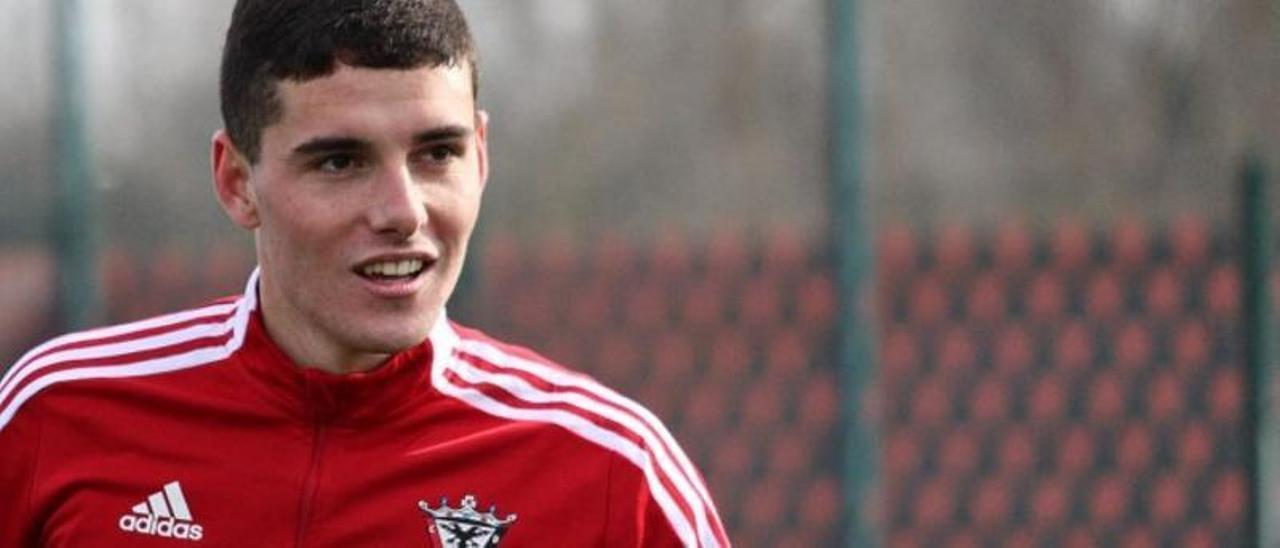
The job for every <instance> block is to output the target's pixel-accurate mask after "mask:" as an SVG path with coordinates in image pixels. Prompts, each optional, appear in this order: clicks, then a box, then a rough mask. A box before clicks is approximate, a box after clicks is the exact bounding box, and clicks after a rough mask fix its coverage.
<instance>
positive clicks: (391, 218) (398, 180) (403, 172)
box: [368, 169, 427, 239]
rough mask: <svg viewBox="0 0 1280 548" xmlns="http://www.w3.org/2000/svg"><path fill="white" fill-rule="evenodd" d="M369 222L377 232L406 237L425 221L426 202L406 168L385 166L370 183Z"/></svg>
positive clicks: (416, 230)
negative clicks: (387, 171) (385, 170)
mask: <svg viewBox="0 0 1280 548" xmlns="http://www.w3.org/2000/svg"><path fill="white" fill-rule="evenodd" d="M370 193H371V194H372V197H371V199H370V202H369V203H370V205H369V212H368V219H369V226H370V228H372V229H373V231H374V232H376V233H378V234H385V235H388V236H392V237H395V238H397V239H407V238H409V237H410V236H413V235H414V234H415V233H417V232H418V230H419V229H420V228H422V225H423V224H424V223H426V222H427V203H426V200H425V199H424V197H423V195H422V189H421V188H419V186H418V184H417V182H416V181H414V179H413V176H412V175H411V174H410V173H409V171H408V169H398V170H389V173H387V174H385V175H384V176H382V177H379V178H377V180H376V181H375V182H374V184H373V185H370Z"/></svg>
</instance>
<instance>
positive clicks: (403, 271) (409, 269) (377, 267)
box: [361, 259, 422, 277]
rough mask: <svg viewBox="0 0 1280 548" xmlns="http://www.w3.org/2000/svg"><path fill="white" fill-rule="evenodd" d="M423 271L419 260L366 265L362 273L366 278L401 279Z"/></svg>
mask: <svg viewBox="0 0 1280 548" xmlns="http://www.w3.org/2000/svg"><path fill="white" fill-rule="evenodd" d="M420 270H422V261H421V260H419V259H408V260H404V261H384V262H380V263H373V264H369V265H365V267H364V268H363V269H362V270H361V272H362V273H363V274H364V275H365V276H371V277H372V276H382V277H392V276H396V277H400V276H408V275H410V274H417V273H418V271H420Z"/></svg>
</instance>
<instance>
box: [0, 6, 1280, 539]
mask: <svg viewBox="0 0 1280 548" xmlns="http://www.w3.org/2000/svg"><path fill="white" fill-rule="evenodd" d="M461 3H462V5H463V7H464V9H465V10H466V11H468V13H469V15H470V17H471V18H472V26H473V28H474V31H475V32H476V34H477V36H478V39H479V41H480V49H481V58H482V61H481V67H482V69H481V71H482V77H481V79H482V84H481V89H482V92H481V96H482V102H483V103H484V105H485V107H486V108H487V109H488V110H490V111H491V113H492V115H493V132H492V139H493V142H492V147H493V163H494V174H493V179H492V181H491V183H490V186H489V189H488V194H487V198H486V200H487V202H486V206H485V211H484V212H483V217H482V221H481V224H482V226H481V229H480V231H479V233H478V235H477V241H476V242H475V245H474V250H473V256H472V258H471V261H472V262H471V265H470V271H469V272H468V274H467V277H466V279H465V283H464V285H463V287H462V292H461V294H460V295H458V297H457V298H456V299H455V301H454V302H453V303H452V304H451V313H452V314H453V315H454V316H455V317H456V318H459V319H461V320H463V321H464V322H469V323H471V324H475V325H478V326H480V327H482V328H484V329H486V330H488V331H490V332H491V333H494V334H496V335H498V336H500V337H504V338H507V339H509V340H513V341H517V342H522V343H525V344H528V345H530V346H532V347H534V348H536V349H539V350H540V351H543V352H544V353H546V354H548V355H549V356H551V357H553V358H556V359H558V360H561V361H563V362H564V363H566V364H569V365H571V366H574V367H577V368H580V369H582V370H584V371H587V372H589V373H591V374H593V375H595V376H597V377H599V378H601V379H603V380H604V381H606V382H607V383H609V384H611V385H613V386H615V387H617V388H619V389H620V390H622V391H623V392H625V393H628V394H631V395H633V396H635V397H636V398H638V399H639V400H640V401H642V402H644V403H646V404H647V405H649V406H650V407H652V408H653V409H654V410H655V411H656V412H657V413H658V414H659V415H660V416H662V417H663V418H664V419H665V420H666V421H667V422H668V424H670V425H671V426H672V427H673V429H674V430H675V432H676V436H677V438H679V439H680V440H681V441H682V442H683V443H684V444H685V446H686V448H687V449H688V450H689V452H690V453H691V456H692V457H693V459H694V460H695V461H696V462H697V463H698V464H699V466H700V467H701V469H702V470H703V472H704V473H705V475H706V476H707V479H708V482H709V484H710V487H711V490H712V491H713V493H714V495H715V496H716V499H717V500H718V502H719V505H720V509H721V513H722V516H723V517H724V519H725V520H726V522H727V524H728V526H729V528H730V530H731V535H732V537H733V538H734V539H735V541H736V542H737V544H738V545H739V546H803V547H809V546H834V545H855V544H856V545H859V546H861V545H874V544H881V545H885V546H895V547H897V546H902V547H911V546H956V547H961V546H997V545H1001V546H1081V547H1084V546H1126V547H1145V546H1235V545H1254V544H1258V545H1266V546H1276V545H1280V536H1277V523H1278V522H1277V516H1276V512H1277V508H1278V507H1280V504H1277V502H1276V501H1277V500H1280V498H1278V497H1280V490H1278V489H1277V484H1276V483H1275V481H1274V478H1275V477H1276V476H1275V474H1274V467H1275V463H1276V462H1278V461H1277V459H1280V452H1277V451H1276V450H1275V449H1274V446H1273V444H1274V442H1275V436H1276V434H1275V432H1276V430H1275V427H1276V423H1275V422H1274V413H1275V411H1274V409H1273V407H1272V406H1271V405H1268V403H1267V401H1268V399H1271V400H1275V399H1276V394H1275V392H1276V391H1275V387H1274V384H1272V383H1270V382H1269V379H1270V378H1271V377H1272V375H1271V373H1270V371H1271V370H1272V369H1273V368H1274V367H1275V357H1274V353H1273V349H1274V348H1275V346H1276V345H1275V330H1274V324H1273V323H1271V321H1270V316H1271V311H1272V310H1273V309H1274V308H1275V303H1276V302H1277V301H1276V300H1275V299H1273V298H1272V297H1275V296H1280V291H1277V290H1276V289H1280V277H1278V276H1277V274H1276V269H1275V268H1274V265H1273V263H1272V262H1271V260H1270V258H1269V257H1270V256H1271V255H1272V254H1273V253H1272V252H1273V249H1272V246H1273V243H1274V242H1275V241H1277V238H1275V234H1274V233H1273V230H1274V229H1275V227H1276V226H1277V225H1276V224H1275V223H1273V222H1270V221H1269V217H1270V216H1271V215H1273V214H1274V213H1275V211H1276V207H1275V200H1274V199H1272V198H1271V197H1269V196H1268V193H1267V192H1265V189H1266V184H1265V183H1267V182H1268V180H1271V181H1272V182H1273V181H1274V179H1275V176H1274V175H1273V173H1274V171H1273V170H1274V168H1275V166H1277V165H1280V164H1278V163H1277V160H1280V157H1278V154H1280V91H1278V90H1277V83H1278V82H1280V79H1277V76H1278V73H1277V70H1278V69H1280V49H1278V47H1280V46H1278V44H1280V41H1278V40H1280V4H1277V3H1276V2H1275V1H1274V0H1220V1H1218V2H1196V1H1193V0H1075V1H1068V2H1048V1H1046V2H1030V3H1027V2H1023V3H1012V4H1011V3H1002V2H983V1H980V0H945V1H944V0H863V1H860V2H855V1H854V0H829V1H827V2H819V1H799V2H769V1H760V0H749V1H743V0H701V1H699V2H676V1H674V0H647V1H643V2H634V1H624V0H596V1H590V0H527V1H522V2H511V1H509V0H461ZM230 7H231V2H230V1H226V0H223V1H217V2H213V1H206V2H167V1H163V0H83V1H79V2H73V1H67V0H58V1H53V2H49V1H44V0H0V32H3V34H4V36H5V38H4V41H3V45H2V46H0V62H3V66H5V67H6V71H7V75H6V77H5V78H3V79H0V143H2V144H0V189H2V190H0V363H4V364H8V363H12V362H13V361H14V360H16V359H17V357H18V355H19V354H20V353H21V352H22V350H23V349H24V348H26V347H29V346H30V345H32V344H34V343H35V342H37V341H38V340H40V339H42V338H44V337H47V336H50V335H52V334H55V333H57V332H60V331H63V330H66V329H69V328H72V327H75V326H77V325H86V324H98V323H102V322H117V321H122V320H129V319H135V318H140V317H144V316H148V315H151V314H156V313H160V312H163V311H167V310H171V309H174V308H177V307H185V306H189V305H193V304H196V303H199V302H201V301H203V300H207V299H210V298H214V297H218V296H221V295H225V294H228V293H232V292H235V291H237V290H238V289H239V287H240V285H241V284H242V280H243V279H244V277H245V275H246V274H247V272H248V270H249V269H250V268H251V265H252V257H251V241H250V238H249V236H248V235H246V234H241V233H238V232H236V231H234V230H233V229H231V228H230V225H229V223H227V222H226V221H224V219H223V218H222V215H221V213H220V212H219V211H218V209H217V207H216V205H215V203H214V200H213V196H212V193H211V192H210V186H209V183H208V168H207V146H208V138H209V135H210V134H211V133H212V132H213V131H214V130H215V129H216V128H217V127H218V126H219V118H218V111H217V96H216V73H217V59H218V55H219V50H220V44H221V33H222V31H223V30H224V25H225V21H226V19H227V16H228V13H229V11H230ZM1246 183H1249V184H1252V185H1253V186H1249V185H1248V184H1246ZM1270 194H1271V195H1274V194H1275V192H1274V191H1273V192H1271V193H1270ZM1259 260H1261V262H1259ZM86 281H88V282H89V283H86ZM66 288H70V289H66ZM1268 292H1269V295H1270V296H1268ZM0 367H3V366H2V365H0Z"/></svg>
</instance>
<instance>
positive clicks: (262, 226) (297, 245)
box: [214, 65, 488, 370]
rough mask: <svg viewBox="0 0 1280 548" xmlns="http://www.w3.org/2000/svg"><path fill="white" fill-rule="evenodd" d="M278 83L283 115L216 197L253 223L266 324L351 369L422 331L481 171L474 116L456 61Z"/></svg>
mask: <svg viewBox="0 0 1280 548" xmlns="http://www.w3.org/2000/svg"><path fill="white" fill-rule="evenodd" d="M277 95H278V97H279V98H280V100H281V103H282V105H283V107H284V108H283V116H282V118H281V120H280V121H279V122H278V123H276V124H273V125H271V126H269V127H267V128H265V129H264V131H263V134H262V139H261V143H262V149H261V154H260V156H259V158H260V159H259V161H258V164H257V165H254V166H252V167H247V169H246V171H245V177H244V179H245V184H244V185H243V186H244V188H245V191H244V194H245V197H244V200H243V201H244V204H243V211H234V209H235V207H234V206H228V205H227V203H228V201H227V198H226V197H223V198H222V200H223V203H224V207H227V210H228V213H229V214H230V215H231V216H232V218H233V219H235V220H236V221H237V223H239V224H241V225H242V226H246V227H248V228H253V229H256V231H257V246H258V261H259V264H260V266H261V289H260V292H261V300H262V310H263V314H264V317H265V319H266V323H267V328H268V331H269V332H270V333H271V335H272V336H273V338H275V339H276V341H277V342H278V343H279V344H281V346H282V347H283V348H284V349H285V351H286V352H288V353H290V354H291V356H292V357H293V358H294V359H296V360H298V361H300V362H302V364H303V365H310V366H316V367H322V368H326V369H337V370H350V369H364V368H367V367H368V366H371V365H373V364H376V363H378V362H380V361H381V360H382V359H385V357H386V355H387V354H391V353H394V352H396V351H398V350H401V349H404V348H406V347H409V346H412V345H415V344H417V343H419V342H421V341H422V340H424V339H425V338H426V336H427V334H428V332H429V331H430V328H431V326H432V325H433V323H434V322H435V320H436V319H437V317H438V315H439V312H440V311H441V310H442V308H443V306H444V304H445V301H446V300H447V299H448V298H449V295H450V294H451V293H452V292H453V289H454V286H455V285H456V283H457V280H458V275H459V273H460V272H461V269H462V263H463V258H464V256H465V255H466V250H467V241H468V239H469V238H470V236H471V231H472V228H473V227H474V226H475V222H476V216H477V214H478V211H479V207H480V197H481V191H482V190H483V188H484V183H485V179H486V176H487V171H488V160H487V151H486V148H485V133H486V120H485V117H484V114H483V113H481V112H478V111H477V110H476V107H475V103H474V100H473V98H472V91H471V80H470V73H469V71H468V70H467V69H466V67H465V66H464V67H448V66H440V67H434V68H432V67H424V68H418V69H413V70H383V69H363V68H352V67H347V66H342V65H340V66H339V68H338V69H337V71H336V72H334V73H333V74H332V75H330V76H327V77H324V78H318V79H314V80H310V81H307V82H302V83H298V82H290V81H284V82H281V83H279V85H278V88H277ZM219 139H225V136H224V135H219V136H218V137H217V138H215V146H214V164H215V165H214V168H215V179H218V178H219V167H218V166H219V152H218V146H219V145H218V140H219ZM227 143H229V140H228V141H227ZM224 147H226V148H230V147H229V145H226V144H224ZM235 156H236V157H237V158H239V157H240V156H239V155H238V154H237V155H235ZM232 178H234V177H232ZM218 184H219V194H220V195H222V194H224V190H223V189H222V187H221V185H222V183H221V182H219V183H218Z"/></svg>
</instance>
